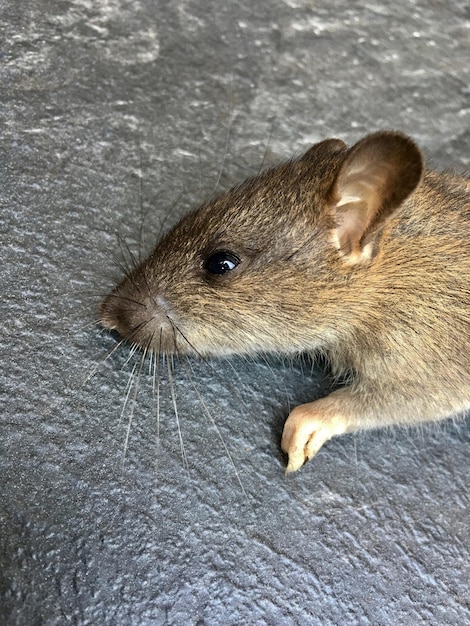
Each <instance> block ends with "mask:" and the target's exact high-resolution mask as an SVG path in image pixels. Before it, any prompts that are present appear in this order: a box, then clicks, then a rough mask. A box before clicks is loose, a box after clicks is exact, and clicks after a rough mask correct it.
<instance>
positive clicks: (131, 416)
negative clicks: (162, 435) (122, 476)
mask: <svg viewBox="0 0 470 626" xmlns="http://www.w3.org/2000/svg"><path fill="white" fill-rule="evenodd" d="M147 352H148V348H145V349H144V350H143V352H142V357H141V358H140V361H139V371H138V373H137V378H136V379H135V381H134V393H133V395H132V400H131V404H130V411H129V419H128V420H127V429H126V437H125V439H124V448H123V451H122V465H123V466H124V462H125V460H126V455H127V448H128V445H129V437H130V434H131V428H132V422H133V419H134V412H135V407H136V405H137V394H138V392H139V388H140V380H141V376H142V369H143V367H144V362H145V358H146V356H147ZM136 367H137V363H136V364H135V365H134V368H133V370H132V372H133V373H134V372H135V368H136ZM130 390H131V385H130V386H129V393H130ZM128 399H129V394H128V395H127V398H126V401H127V400H128ZM121 417H122V413H121Z"/></svg>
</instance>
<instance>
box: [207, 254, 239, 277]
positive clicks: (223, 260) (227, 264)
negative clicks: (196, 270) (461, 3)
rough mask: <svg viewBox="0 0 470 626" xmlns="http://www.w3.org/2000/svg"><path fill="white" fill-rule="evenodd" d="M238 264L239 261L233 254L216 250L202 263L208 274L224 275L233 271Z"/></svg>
mask: <svg viewBox="0 0 470 626" xmlns="http://www.w3.org/2000/svg"><path fill="white" fill-rule="evenodd" d="M240 262H241V259H240V258H239V257H238V256H237V255H236V254H235V253H234V252H230V251H229V250H217V252H214V254H211V255H210V256H209V257H208V258H207V259H206V260H205V261H204V263H203V267H204V269H205V270H207V271H208V272H209V274H226V273H227V272H231V271H232V270H233V269H235V268H236V267H237V265H239V264H240Z"/></svg>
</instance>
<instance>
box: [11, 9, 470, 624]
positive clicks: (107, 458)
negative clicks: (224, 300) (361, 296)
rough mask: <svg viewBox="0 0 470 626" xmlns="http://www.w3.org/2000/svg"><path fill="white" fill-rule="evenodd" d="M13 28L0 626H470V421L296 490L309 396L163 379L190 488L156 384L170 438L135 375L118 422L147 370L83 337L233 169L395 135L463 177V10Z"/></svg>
mask: <svg viewBox="0 0 470 626" xmlns="http://www.w3.org/2000/svg"><path fill="white" fill-rule="evenodd" d="M0 13H1V15H0V29H1V31H2V37H1V44H0V45H1V48H0V64H1V65H0V72H1V90H0V100H1V108H0V120H1V122H0V148H1V162H0V180H1V186H0V203H1V214H0V233H1V250H2V253H1V254H2V257H1V258H2V262H1V265H0V285H1V291H2V300H1V307H2V311H1V316H0V324H1V331H2V332H1V336H0V342H1V353H2V357H3V359H2V370H1V379H0V380H1V398H2V411H1V420H2V425H1V431H0V446H1V451H0V452H1V454H0V522H1V529H0V530H1V535H0V541H1V545H0V623H1V624H5V625H7V626H10V625H13V624H18V625H21V626H23V625H24V626H26V625H27V626H30V625H32V624H34V625H36V624H37V625H40V624H47V625H56V624H57V625H61V624H93V625H94V626H96V625H101V624H110V625H129V624H132V625H134V624H135V625H139V626H141V625H150V624H157V625H185V626H186V625H188V624H189V625H191V624H193V625H196V624H197V625H199V626H202V625H203V624H204V625H206V626H213V625H218V624H227V625H235V624H245V625H253V624H274V625H276V624H280V625H291V624H292V625H294V624H302V625H305V624H321V625H322V626H327V625H330V624H331V625H344V624H361V625H369V624H370V625H374V626H376V625H390V626H392V625H393V626H396V625H411V626H419V625H421V624H423V625H424V624H426V625H427V626H429V625H436V626H437V625H439V626H442V625H445V624H449V625H452V626H456V625H462V626H463V625H464V624H469V623H470V592H469V583H468V580H469V578H470V566H469V563H470V558H469V557H470V530H469V519H470V514H469V508H468V507H469V496H468V493H469V478H470V469H469V454H470V453H469V439H470V432H469V428H468V420H467V421H461V422H459V423H458V424H457V425H453V424H451V423H448V424H443V425H441V426H439V427H438V428H436V427H434V428H425V429H420V430H419V431H416V430H413V431H411V430H410V431H404V430H396V431H394V432H372V433H367V434H363V435H360V436H356V437H354V436H346V437H343V438H341V439H338V440H335V441H332V442H330V443H329V444H327V445H326V446H325V448H324V449H323V450H322V451H321V453H320V454H319V455H318V457H317V458H316V459H315V460H314V461H313V462H311V463H310V464H309V465H307V466H306V467H305V468H304V469H303V470H302V472H301V473H299V474H296V475H293V476H289V478H285V477H284V474H283V459H282V456H281V454H280V451H279V438H280V433H281V431H282V424H283V421H284V419H285V417H286V415H287V413H288V410H289V406H292V405H294V404H295V403H296V402H299V401H302V400H305V399H313V398H314V397H316V396H318V395H320V394H321V393H322V392H324V389H325V386H324V385H325V383H324V380H323V375H322V372H321V370H314V371H311V370H310V366H309V365H308V364H301V363H295V364H294V365H293V366H290V365H283V364H281V363H276V362H272V363H266V362H264V361H263V360H261V359H260V360H259V362H256V363H246V362H244V361H242V360H236V359H235V360H234V361H233V362H232V363H226V362H220V363H215V364H212V365H211V364H205V363H197V362H195V361H194V362H191V365H190V367H192V371H191V370H189V369H188V368H189V366H188V365H186V364H183V363H180V364H178V363H176V364H175V371H174V380H175V390H176V396H177V406H178V411H179V422H180V429H181V433H182V438H183V441H184V449H185V460H184V459H183V458H182V453H181V449H180V440H179V436H178V430H177V425H176V419H175V415H174V413H173V408H172V402H171V389H170V386H169V384H168V377H167V376H166V375H164V373H162V375H161V376H160V380H161V383H160V399H161V406H160V417H159V420H157V411H156V406H155V397H154V396H155V394H154V392H153V382H152V376H151V374H149V372H148V370H147V368H145V370H144V371H142V373H141V375H140V378H139V381H138V380H137V378H138V377H137V375H134V377H133V379H132V380H133V382H134V385H135V384H137V382H139V383H140V385H139V390H138V393H137V395H136V402H135V410H133V406H134V404H133V402H132V399H133V398H134V391H133V390H131V392H130V400H129V402H128V403H127V404H126V405H125V406H124V410H122V408H123V405H124V404H125V402H124V401H125V397H126V385H127V381H128V380H129V377H130V375H131V373H132V371H133V367H134V363H137V364H138V363H139V361H138V359H137V360H132V359H131V360H130V361H129V362H127V357H128V350H127V349H125V348H121V349H119V350H117V351H116V352H114V353H113V354H112V355H111V356H110V357H109V358H108V359H107V360H104V355H105V354H106V353H107V351H109V350H111V349H112V347H113V345H114V339H113V338H112V337H110V336H109V335H106V334H105V333H102V332H100V330H99V329H98V327H97V326H96V325H93V324H92V322H93V321H94V320H96V316H97V307H98V303H99V300H100V297H101V296H102V295H103V294H104V293H106V291H107V290H108V289H109V288H110V287H111V286H112V285H113V284H114V282H115V281H116V280H117V279H118V278H119V276H120V274H121V270H120V269H119V267H118V266H117V265H116V263H115V261H118V262H123V259H124V258H127V259H129V251H128V249H127V246H129V247H130V249H131V251H132V252H133V253H134V254H137V253H138V249H139V246H140V245H141V246H142V247H143V248H145V250H148V249H149V248H150V247H151V245H152V242H153V241H154V240H155V239H156V237H157V236H158V235H159V233H160V232H161V230H162V227H163V228H167V227H168V225H169V224H170V223H173V222H174V221H175V220H176V219H177V217H178V215H180V214H182V213H184V211H185V210H187V208H188V207H190V206H194V205H195V204H197V203H198V202H200V201H201V200H202V199H204V198H205V197H206V196H207V195H210V194H211V193H212V191H213V190H214V188H215V187H216V186H217V180H218V177H219V173H220V171H221V170H222V169H223V173H222V176H221V179H220V182H219V184H218V188H219V189H223V188H226V187H227V186H228V185H230V184H231V183H232V182H234V181H236V180H237V179H240V178H243V177H246V176H247V175H249V174H251V173H253V172H255V171H257V169H258V167H259V166H260V164H261V162H262V161H263V159H265V162H266V163H272V162H276V161H278V160H279V159H280V158H284V157H288V156H290V155H292V154H295V153H298V152H299V151H300V150H302V149H304V148H306V147H307V146H308V145H309V144H310V143H312V142H314V141H316V140H319V139H321V138H324V137H327V136H340V137H342V138H343V139H345V140H346V141H348V142H352V141H354V140H356V139H357V138H359V137H361V136H362V135H364V133H366V132H367V131H370V130H374V129H378V128H390V127H391V128H398V129H401V130H403V131H405V132H408V133H410V134H412V135H413V136H414V137H415V138H416V140H417V141H418V142H419V143H420V145H422V147H423V148H424V150H425V151H426V154H427V155H428V157H429V158H430V160H431V162H432V163H433V165H434V166H436V167H441V168H453V169H456V170H457V171H463V170H464V169H465V168H468V163H469V143H470V133H469V94H470V80H469V63H468V59H469V45H468V41H469V38H468V25H469V22H468V20H469V17H470V15H469V11H468V5H466V4H465V3H464V2H457V1H452V0H451V1H449V2H433V3H430V2H426V1H425V0H419V1H414V2H413V1H411V2H410V1H406V2H405V1H404V0H398V2H397V1H395V2H391V1H385V2H380V3H379V2H377V3H374V2H364V3H351V2H348V1H346V0H334V1H327V0H319V1H318V2H311V1H309V0H284V1H282V0H273V1H270V2H268V0H259V1H258V2H256V3H255V2H252V1H249V2H248V1H245V0H244V1H240V2H227V3H214V2H209V1H208V0H176V2H167V1H161V2H156V1H152V0H145V1H142V2H132V1H124V0H107V1H106V2H87V1H86V0H69V1H63V2H47V1H46V0H35V1H34V2H33V1H31V2H28V1H27V0H26V1H24V2H21V3H20V2H13V1H10V0H6V1H5V2H3V3H2V5H1V6H0ZM142 232H143V237H141V235H142ZM142 239H143V242H142V243H141V244H140V243H139V242H140V241H141V240H142ZM124 242H125V243H124ZM137 367H138V366H137ZM136 372H137V370H135V374H136ZM93 373H94V375H92V374H93ZM134 388H135V387H133V389H134ZM198 394H200V395H201V397H202V398H203V400H204V403H205V404H206V406H207V408H208V409H209V412H210V414H211V417H209V416H208V415H207V414H206V412H205V410H204V407H203V405H202V404H201V402H200V400H199V398H198ZM121 413H122V415H121ZM127 433H129V437H128V441H127V445H126V437H127ZM219 434H220V437H219ZM222 440H223V442H224V444H223V443H222ZM225 445H226V446H227V450H228V451H227V450H226V449H225ZM124 449H126V453H125V459H124V460H123V451H124ZM230 459H231V460H230ZM240 483H241V485H242V486H243V488H242V487H241V486H240Z"/></svg>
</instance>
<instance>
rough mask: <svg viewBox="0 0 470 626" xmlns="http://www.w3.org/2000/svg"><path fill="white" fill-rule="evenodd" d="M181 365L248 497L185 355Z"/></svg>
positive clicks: (246, 495)
mask: <svg viewBox="0 0 470 626" xmlns="http://www.w3.org/2000/svg"><path fill="white" fill-rule="evenodd" d="M188 365H189V369H190V370H191V372H190V371H189V369H188ZM183 367H184V369H185V370H186V373H187V374H188V378H189V382H190V383H191V386H192V388H193V389H194V391H195V392H196V395H197V397H198V399H199V402H200V404H201V406H202V408H203V409H204V411H205V413H206V415H207V417H208V418H209V420H210V422H211V424H212V426H213V427H214V429H215V432H216V433H217V437H218V438H219V439H220V442H221V443H222V446H223V448H224V450H225V454H226V455H227V458H228V460H229V462H230V465H231V466H232V468H233V471H234V472H235V476H236V479H237V482H238V484H239V485H240V489H241V490H242V491H243V494H244V495H245V497H246V498H248V494H247V492H246V491H245V487H244V486H243V483H242V480H241V478H240V473H239V472H238V470H237V467H236V465H235V463H234V461H233V458H232V455H231V454H230V450H229V449H228V446H227V444H226V443H225V440H224V438H223V437H222V433H221V432H220V429H219V427H218V426H217V423H216V421H215V419H214V417H213V415H212V414H211V412H210V411H209V408H208V407H207V404H206V403H205V402H204V400H203V398H202V396H201V394H200V393H199V390H198V388H197V387H196V385H195V384H194V381H193V378H192V376H191V374H193V375H194V370H193V367H192V365H191V362H190V361H189V359H188V357H186V363H184V362H183Z"/></svg>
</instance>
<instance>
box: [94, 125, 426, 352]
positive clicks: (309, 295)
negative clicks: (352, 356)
mask: <svg viewBox="0 0 470 626" xmlns="http://www.w3.org/2000/svg"><path fill="white" fill-rule="evenodd" d="M421 173H422V158H421V154H420V152H419V150H418V149H417V147H416V146H415V144H414V143H413V142H412V141H411V140H410V139H408V138H407V137H405V136H404V135H401V134H399V133H392V132H381V133H375V134H373V135H369V136H368V137H366V138H365V139H363V140H362V141H360V142H359V143H358V144H356V145H355V146H353V147H352V148H351V149H348V148H347V147H346V145H345V144H344V143H343V142H341V141H339V140H336V139H329V140H326V141H323V142H321V143H319V144H316V145H315V146H313V147H312V148H311V149H310V150H309V151H308V152H306V153H305V154H304V155H303V156H302V157H300V158H299V159H297V160H294V161H289V162H287V163H285V164H283V165H280V166H278V167H276V168H273V169H271V170H268V171H266V172H265V173H263V174H261V175H259V176H257V177H255V178H252V179H250V180H248V181H246V182H245V183H243V184H242V185H240V186H238V187H235V188H234V189H232V190H231V191H229V192H228V193H226V194H224V195H222V196H220V197H218V198H216V199H215V200H213V201H211V202H209V203H207V204H205V205H203V206H202V207H201V208H199V209H198V210H197V211H195V212H193V213H191V214H189V215H188V216H186V217H185V218H184V219H183V220H182V221H181V222H180V223H179V224H177V225H176V226H175V227H174V228H173V229H172V230H171V231H170V232H169V233H168V234H167V235H166V237H165V238H164V239H163V240H162V241H161V242H160V243H159V244H158V245H157V247H156V249H155V250H154V252H153V253H152V254H151V255H150V256H149V257H148V259H146V260H145V261H144V262H143V263H142V264H141V265H139V266H138V267H136V268H135V269H134V270H133V271H132V272H131V273H130V274H129V275H128V276H127V277H126V278H125V279H124V280H123V281H122V282H121V283H120V284H119V285H118V286H117V287H116V288H115V289H114V291H112V292H111V293H110V294H109V295H108V296H107V297H106V298H105V299H104V301H103V303H102V305H101V323H102V325H103V326H104V327H105V328H109V329H115V330H117V331H118V332H119V333H120V334H121V335H122V336H123V337H124V338H125V339H127V340H129V341H131V342H134V343H137V344H138V345H140V346H141V347H143V348H147V349H151V350H153V351H156V352H167V353H172V352H179V353H182V352H183V353H192V352H197V353H199V354H204V355H222V354H230V353H255V352H259V351H277V352H283V353H293V352H301V351H305V350H313V349H316V348H318V347H319V346H320V345H322V343H323V344H324V342H325V338H328V336H329V335H331V334H332V333H334V332H335V331H334V328H335V324H337V323H338V322H339V320H340V319H341V318H342V317H344V315H343V314H344V310H345V307H344V297H345V288H346V284H347V282H348V280H349V277H350V276H351V275H354V273H357V272H364V271H367V267H368V265H369V264H370V263H371V262H372V260H373V258H374V256H375V255H376V254H377V252H378V250H379V248H380V238H381V231H382V227H383V225H384V224H385V223H386V221H387V219H388V218H389V217H390V216H391V215H392V214H393V212H394V211H395V210H396V209H397V207H399V206H400V205H401V203H402V202H403V201H404V200H405V199H406V198H407V196H408V195H409V194H410V193H412V191H413V190H414V188H415V187H416V185H417V184H418V182H419V180H420V177H421Z"/></svg>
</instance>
